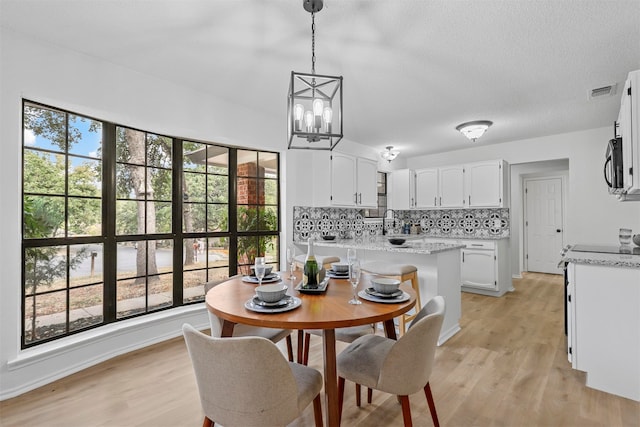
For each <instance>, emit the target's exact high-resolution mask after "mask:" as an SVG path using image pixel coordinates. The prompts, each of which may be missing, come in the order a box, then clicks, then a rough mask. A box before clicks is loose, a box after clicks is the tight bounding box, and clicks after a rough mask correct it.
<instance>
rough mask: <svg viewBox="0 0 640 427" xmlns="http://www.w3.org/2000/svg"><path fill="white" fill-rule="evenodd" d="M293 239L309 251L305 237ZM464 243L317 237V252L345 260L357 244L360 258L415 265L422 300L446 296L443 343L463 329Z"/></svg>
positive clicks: (411, 239) (383, 238)
mask: <svg viewBox="0 0 640 427" xmlns="http://www.w3.org/2000/svg"><path fill="white" fill-rule="evenodd" d="M294 243H295V244H296V245H298V246H299V247H300V249H301V250H302V251H304V252H306V250H307V242H306V241H305V242H294ZM464 247H465V245H464V244H459V243H428V242H426V241H424V239H421V238H411V237H409V239H408V240H407V242H406V244H404V245H400V246H395V245H391V244H390V243H388V242H387V239H386V237H383V236H372V237H363V238H354V239H338V240H334V241H325V240H315V241H314V252H315V254H316V255H320V256H339V257H340V258H341V259H342V260H346V255H347V249H349V248H354V249H356V251H357V256H358V259H359V260H360V262H369V261H380V262H385V263H393V264H411V265H414V266H416V267H417V268H418V278H419V281H420V299H421V301H422V304H423V305H424V304H425V303H426V302H427V301H428V300H429V299H431V298H432V297H434V296H436V295H442V296H443V297H444V299H445V303H446V307H447V308H446V313H445V317H444V322H443V324H442V330H441V332H440V339H439V340H438V344H442V343H444V342H445V341H447V340H448V339H449V338H451V337H452V336H453V335H455V334H456V333H457V332H458V331H459V330H460V315H461V311H462V309H461V295H460V292H461V291H460V249H461V248H464Z"/></svg>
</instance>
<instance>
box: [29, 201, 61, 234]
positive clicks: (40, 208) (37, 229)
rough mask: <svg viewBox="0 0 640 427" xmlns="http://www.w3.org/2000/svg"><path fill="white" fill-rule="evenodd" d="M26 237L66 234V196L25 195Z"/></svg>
mask: <svg viewBox="0 0 640 427" xmlns="http://www.w3.org/2000/svg"><path fill="white" fill-rule="evenodd" d="M23 203H24V211H23V215H24V237H25V238H26V239H39V238H45V237H59V236H64V235H65V222H64V197H57V196H52V197H49V196H25V197H24V201H23Z"/></svg>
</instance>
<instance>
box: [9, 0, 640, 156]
mask: <svg viewBox="0 0 640 427" xmlns="http://www.w3.org/2000/svg"><path fill="white" fill-rule="evenodd" d="M0 8H1V9H0V23H1V25H2V26H3V27H9V28H10V29H12V30H13V31H16V32H23V33H25V34H29V35H30V36H31V37H34V38H36V39H42V40H44V41H46V42H47V43H53V44H55V45H58V46H61V47H65V48H68V49H72V50H74V51H78V52H82V53H85V54H87V55H91V56H95V57H98V58H101V59H104V60H107V61H109V62H112V63H115V64H118V65H122V66H125V67H127V68H130V69H133V70H137V71H139V72H142V73H145V74H149V75H153V76H156V77H159V78H162V79H166V80H168V81H172V82H175V83H177V84H180V85H184V86H188V87H191V88H194V89H196V90H198V91H201V92H208V93H211V95H212V96H216V97H220V98H222V99H225V100H228V101H229V102H233V103H238V104H241V105H247V106H249V107H250V108H251V109H253V110H260V111H262V112H263V113H264V114H266V115H268V116H272V117H273V120H277V121H279V122H281V123H285V117H284V116H285V113H286V92H287V87H288V79H289V74H290V72H291V71H292V70H295V71H300V72H309V71H310V69H311V17H310V15H309V14H308V13H307V12H305V11H304V9H303V8H302V1H301V0H232V1H231V0H229V1H219V0H173V1H168V0H154V1H149V0H145V1H142V0H39V1H36V0H1V2H0ZM316 57H317V62H316V72H318V73H320V74H331V75H342V76H343V77H344V116H345V124H344V133H345V138H347V139H349V140H352V141H356V142H359V143H362V144H365V145H370V146H372V147H374V148H375V149H376V150H382V149H383V148H384V146H386V145H389V144H391V145H395V146H396V147H397V148H399V149H400V150H401V151H402V155H403V156H413V155H418V154H428V153H437V152H443V151H448V150H454V149H460V148H465V147H468V146H470V145H471V144H472V143H471V142H469V141H467V140H466V138H464V137H463V136H462V135H461V134H459V133H458V132H457V131H456V130H455V126H456V125H458V124H459V123H462V122H465V121H470V120H479V119H485V120H492V121H493V122H494V125H493V127H492V128H490V129H489V131H488V132H487V133H486V134H485V135H484V136H483V137H482V138H481V139H479V140H478V142H477V143H476V144H494V143H500V142H507V141H514V140H519V139H525V138H532V137H537V136H544V135H550V134H556V133H562V132H570V131H575V130H582V129H591V128H596V127H602V126H608V125H611V124H612V122H613V120H615V118H616V116H617V111H618V108H619V101H620V89H618V93H617V94H616V95H615V96H614V97H611V98H603V99H598V100H593V101H590V100H589V99H588V94H589V91H590V90H591V89H593V88H598V87H601V86H605V85H608V84H613V83H618V84H621V83H622V82H623V81H624V79H625V77H626V75H627V73H628V72H629V71H632V70H634V69H639V68H640V0H630V1H603V0H601V1H590V0H553V1H545V0H531V1H529V0H502V1H497V0H496V1H491V0H439V1H402V0H341V1H338V0H325V7H324V9H323V10H322V11H321V12H320V13H318V14H317V16H316ZM229 137H230V138H233V135H229ZM265 137H266V138H269V140H273V141H280V140H281V141H282V147H283V148H284V147H286V129H285V128H284V126H283V128H282V130H281V131H279V132H274V134H273V135H266V136H265V135H262V134H261V135H258V134H257V133H256V140H264V138H265Z"/></svg>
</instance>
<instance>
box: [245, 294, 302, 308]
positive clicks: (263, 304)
mask: <svg viewBox="0 0 640 427" xmlns="http://www.w3.org/2000/svg"><path fill="white" fill-rule="evenodd" d="M291 298H293V297H292V296H291V295H285V296H284V297H283V298H282V299H281V300H280V301H276V302H266V301H262V300H261V299H260V297H259V296H258V295H256V296H254V297H253V303H254V304H255V305H257V306H259V307H265V308H280V307H284V306H286V305H289V304H290V303H291Z"/></svg>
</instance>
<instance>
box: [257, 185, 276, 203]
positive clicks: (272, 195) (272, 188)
mask: <svg viewBox="0 0 640 427" xmlns="http://www.w3.org/2000/svg"><path fill="white" fill-rule="evenodd" d="M261 185H263V186H264V203H265V204H267V205H277V204H278V181H276V180H275V179H265V180H264V181H262V183H261Z"/></svg>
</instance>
